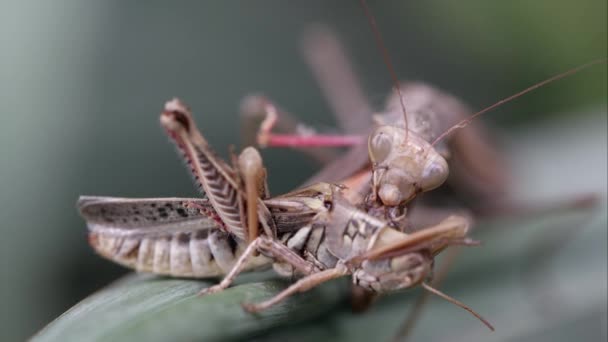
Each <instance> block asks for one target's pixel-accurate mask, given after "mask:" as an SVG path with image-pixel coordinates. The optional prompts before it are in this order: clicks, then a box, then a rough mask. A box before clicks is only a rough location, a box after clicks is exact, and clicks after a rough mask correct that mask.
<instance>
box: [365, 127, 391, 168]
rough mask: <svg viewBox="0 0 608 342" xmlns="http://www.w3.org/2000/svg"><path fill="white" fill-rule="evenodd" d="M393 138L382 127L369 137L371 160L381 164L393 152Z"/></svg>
mask: <svg viewBox="0 0 608 342" xmlns="http://www.w3.org/2000/svg"><path fill="white" fill-rule="evenodd" d="M392 146H393V138H392V136H391V135H389V134H387V133H386V132H384V131H383V130H382V127H381V128H380V129H379V130H377V131H375V132H374V133H373V134H372V135H371V136H370V137H369V143H368V150H369V158H370V159H371V161H372V162H373V163H381V162H382V161H384V160H385V159H386V157H388V155H389V154H390V152H391V150H392Z"/></svg>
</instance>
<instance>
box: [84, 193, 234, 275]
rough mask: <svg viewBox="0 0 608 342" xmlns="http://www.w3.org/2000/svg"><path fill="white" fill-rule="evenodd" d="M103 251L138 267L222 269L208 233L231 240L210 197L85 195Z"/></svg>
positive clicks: (183, 271) (185, 271)
mask: <svg viewBox="0 0 608 342" xmlns="http://www.w3.org/2000/svg"><path fill="white" fill-rule="evenodd" d="M77 206H78V209H79V211H80V214H81V216H82V217H83V218H84V219H85V220H86V222H87V226H88V228H89V243H90V244H91V246H92V247H93V248H94V249H95V251H96V252H97V253H99V254H100V255H102V256H104V257H106V258H108V259H110V260H112V261H114V262H117V263H119V264H121V265H124V266H127V267H130V268H134V269H136V270H138V271H144V272H153V273H157V274H169V275H174V276H186V277H188V276H194V277H206V276H214V275H217V274H220V273H221V272H220V269H219V268H217V265H215V263H214V262H212V261H213V259H214V258H213V255H214V254H213V250H212V249H213V246H210V245H209V242H208V240H209V238H210V237H212V236H216V237H217V236H219V237H221V238H224V239H230V236H229V234H228V233H225V232H223V231H221V230H223V229H225V228H224V227H223V225H222V223H221V222H222V221H221V220H220V218H219V217H218V215H217V213H216V212H215V210H214V209H213V207H212V206H211V204H210V203H209V201H208V200H207V199H199V198H118V197H95V196H81V197H80V198H79V199H78V203H77Z"/></svg>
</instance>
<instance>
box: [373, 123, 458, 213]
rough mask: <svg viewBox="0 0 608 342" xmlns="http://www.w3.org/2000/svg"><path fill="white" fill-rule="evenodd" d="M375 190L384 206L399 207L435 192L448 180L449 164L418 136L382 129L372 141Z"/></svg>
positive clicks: (391, 128)
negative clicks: (420, 194) (418, 196)
mask: <svg viewBox="0 0 608 342" xmlns="http://www.w3.org/2000/svg"><path fill="white" fill-rule="evenodd" d="M368 150H369V156H370V160H371V162H372V164H373V177H372V179H373V185H372V186H373V188H374V190H375V192H376V193H377V195H378V197H379V198H380V200H381V201H382V203H383V204H384V205H387V206H397V205H400V204H404V203H407V202H409V201H410V200H412V199H413V198H414V197H415V196H416V195H417V194H419V193H422V192H425V191H429V190H433V189H435V188H437V187H438V186H440V185H441V184H443V182H445V180H446V179H447V177H448V173H449V168H448V163H447V162H446V160H445V159H444V158H443V157H442V156H441V155H440V154H439V153H438V152H437V151H436V150H435V149H434V148H433V146H431V144H429V143H428V142H427V141H426V140H424V139H423V138H421V137H420V136H419V135H417V134H416V133H414V132H411V131H410V132H409V134H406V132H405V130H404V129H403V128H399V127H394V126H388V125H385V126H379V127H378V128H376V130H375V131H374V132H372V134H371V135H370V137H369V140H368Z"/></svg>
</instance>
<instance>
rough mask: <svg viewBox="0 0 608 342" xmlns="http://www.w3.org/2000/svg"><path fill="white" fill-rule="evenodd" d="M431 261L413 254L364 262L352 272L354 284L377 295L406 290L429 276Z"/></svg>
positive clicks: (419, 254) (423, 256)
mask: <svg viewBox="0 0 608 342" xmlns="http://www.w3.org/2000/svg"><path fill="white" fill-rule="evenodd" d="M432 265H433V259H432V258H431V257H430V255H428V254H425V253H421V252H415V253H408V254H404V255H401V256H397V257H394V258H390V259H383V260H366V261H364V262H363V263H361V266H360V268H359V269H358V270H357V271H355V272H354V274H353V281H354V283H355V284H357V285H359V286H361V287H364V288H366V289H368V290H371V291H375V292H378V293H386V292H389V291H396V290H400V289H406V288H409V287H412V286H414V285H417V284H419V283H421V282H422V281H424V280H425V279H426V278H427V277H428V276H429V274H430V272H431V269H432Z"/></svg>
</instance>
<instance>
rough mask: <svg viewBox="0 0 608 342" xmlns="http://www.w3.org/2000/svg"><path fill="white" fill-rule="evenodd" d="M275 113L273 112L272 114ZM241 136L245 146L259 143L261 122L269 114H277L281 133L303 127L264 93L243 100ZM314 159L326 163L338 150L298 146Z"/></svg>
mask: <svg viewBox="0 0 608 342" xmlns="http://www.w3.org/2000/svg"><path fill="white" fill-rule="evenodd" d="M271 113H273V114H271ZM240 115H241V122H242V123H241V125H242V126H241V127H242V128H241V136H242V137H243V138H242V139H243V141H242V144H243V146H253V145H257V144H258V143H257V140H258V135H259V133H258V131H259V129H260V124H261V123H262V121H264V119H266V118H267V117H268V116H269V115H276V121H275V122H274V127H273V128H274V130H275V132H279V133H292V134H295V132H297V131H298V129H299V128H300V127H302V126H303V125H302V123H301V122H299V121H298V120H297V119H296V118H295V117H294V116H293V115H291V114H290V113H287V112H285V111H283V110H281V109H280V108H279V107H278V106H277V105H276V104H274V103H273V102H272V101H270V100H269V99H268V98H266V97H265V96H262V95H250V96H247V97H245V98H244V99H243V101H242V102H241V114H240ZM298 150H300V151H301V152H303V153H304V154H306V155H307V156H308V157H310V158H311V159H313V160H314V161H316V162H318V163H321V164H325V163H328V162H330V161H332V160H334V159H335V158H336V155H337V151H335V150H333V149H329V148H324V149H318V148H298Z"/></svg>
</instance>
